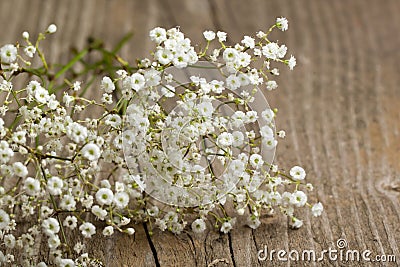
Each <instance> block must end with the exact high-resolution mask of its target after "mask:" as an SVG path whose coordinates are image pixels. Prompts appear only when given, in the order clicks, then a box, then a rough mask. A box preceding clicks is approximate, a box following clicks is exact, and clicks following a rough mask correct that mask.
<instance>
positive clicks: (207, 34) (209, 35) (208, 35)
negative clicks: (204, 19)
mask: <svg viewBox="0 0 400 267" xmlns="http://www.w3.org/2000/svg"><path fill="white" fill-rule="evenodd" d="M203 35H204V38H205V39H206V40H207V41H212V40H214V39H215V32H213V31H205V32H203Z"/></svg>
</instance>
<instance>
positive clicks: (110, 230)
mask: <svg viewBox="0 0 400 267" xmlns="http://www.w3.org/2000/svg"><path fill="white" fill-rule="evenodd" d="M113 233H114V227H112V226H111V225H109V226H107V227H105V228H104V229H103V235H104V236H111V235H112V234H113Z"/></svg>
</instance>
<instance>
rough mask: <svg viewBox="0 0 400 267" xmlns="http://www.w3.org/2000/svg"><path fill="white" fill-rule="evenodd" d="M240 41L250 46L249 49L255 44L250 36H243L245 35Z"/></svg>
mask: <svg viewBox="0 0 400 267" xmlns="http://www.w3.org/2000/svg"><path fill="white" fill-rule="evenodd" d="M241 43H242V44H243V45H244V46H246V47H249V48H251V49H253V48H254V46H255V43H254V38H252V37H250V36H245V37H244V38H243V40H242V41H241Z"/></svg>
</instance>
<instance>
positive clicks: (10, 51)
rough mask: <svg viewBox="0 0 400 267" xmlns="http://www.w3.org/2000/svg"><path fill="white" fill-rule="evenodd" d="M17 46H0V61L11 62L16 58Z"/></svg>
mask: <svg viewBox="0 0 400 267" xmlns="http://www.w3.org/2000/svg"><path fill="white" fill-rule="evenodd" d="M17 53H18V50H17V48H16V47H15V46H14V45H12V44H7V45H4V46H3V47H1V48H0V59H1V62H2V63H8V64H10V63H13V62H14V61H15V60H16V59H17Z"/></svg>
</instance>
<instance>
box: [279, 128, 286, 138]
mask: <svg viewBox="0 0 400 267" xmlns="http://www.w3.org/2000/svg"><path fill="white" fill-rule="evenodd" d="M277 135H278V136H279V137H280V138H285V136H286V132H285V131H284V130H280V131H279V132H278V133H277Z"/></svg>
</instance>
